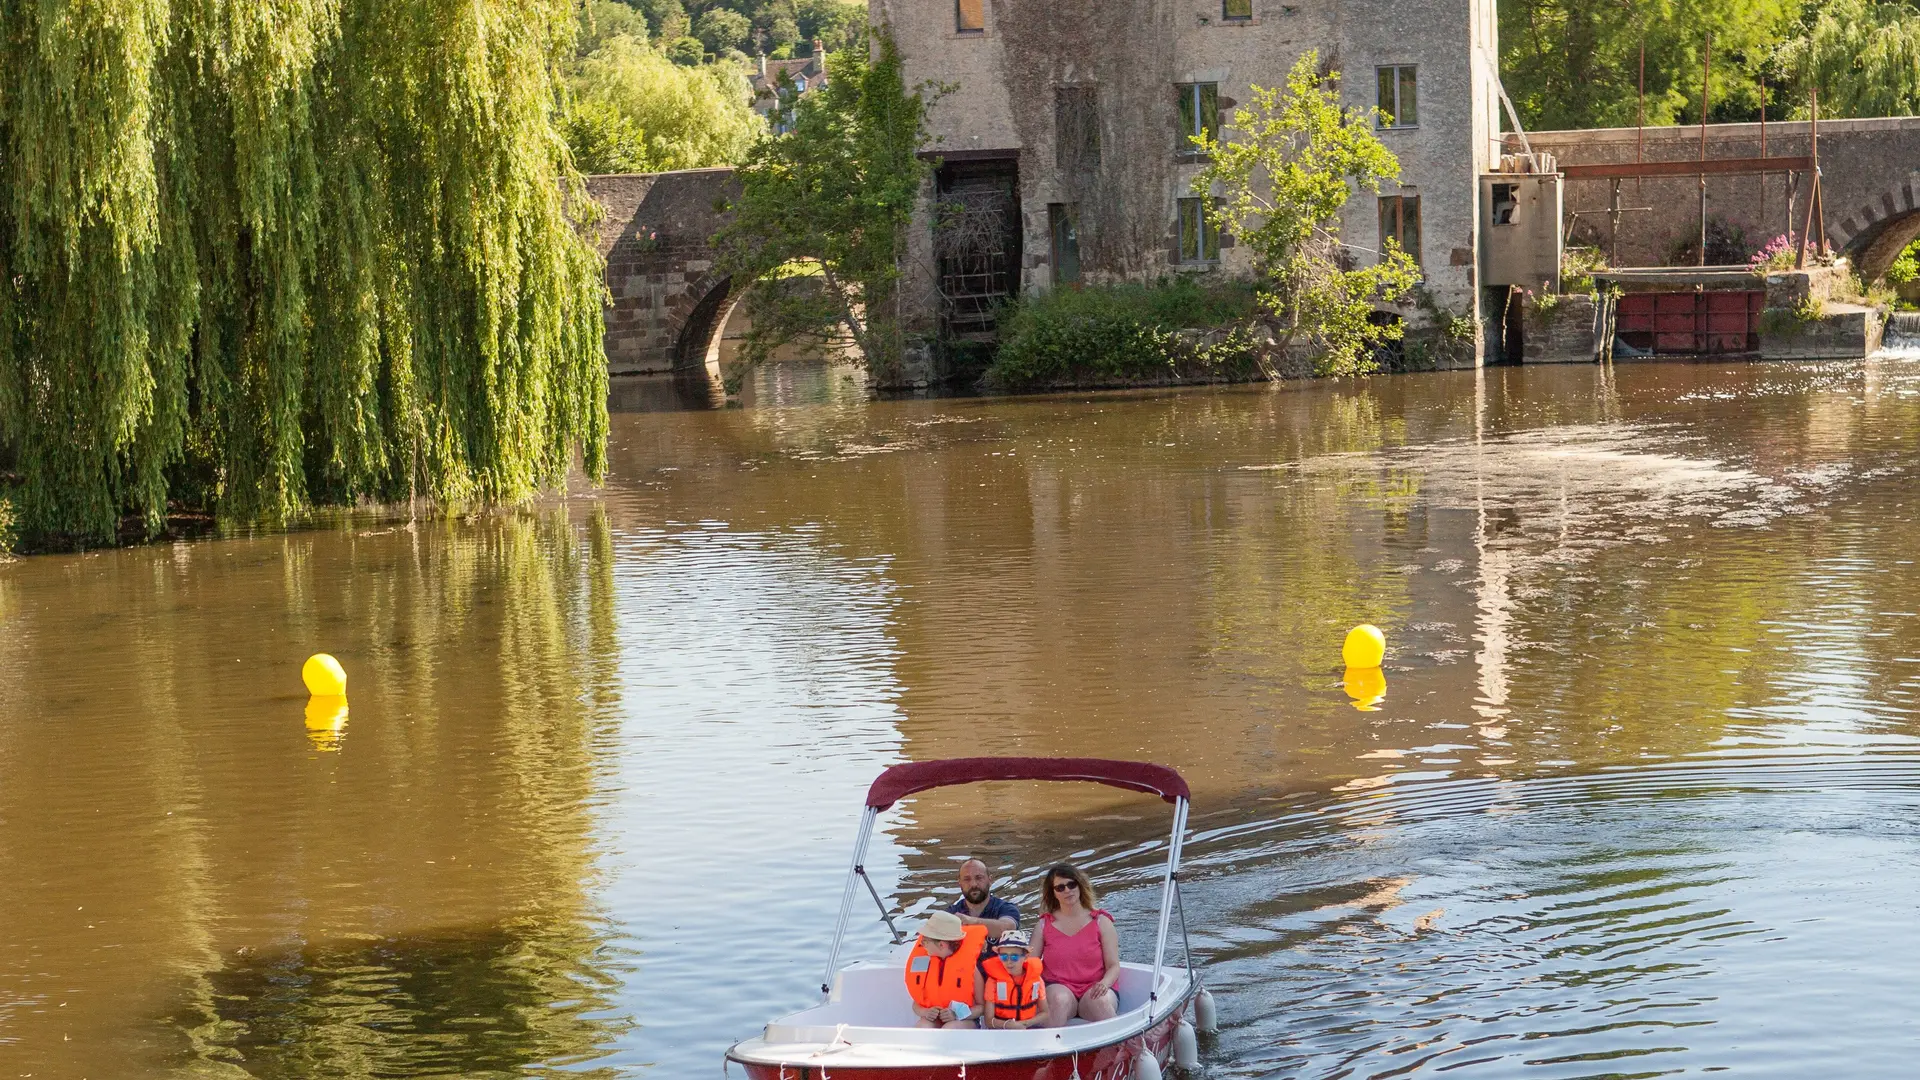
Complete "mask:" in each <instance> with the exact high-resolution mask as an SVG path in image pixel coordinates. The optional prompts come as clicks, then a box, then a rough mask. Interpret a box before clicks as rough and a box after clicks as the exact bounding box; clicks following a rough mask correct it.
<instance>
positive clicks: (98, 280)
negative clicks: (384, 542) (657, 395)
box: [0, 0, 607, 544]
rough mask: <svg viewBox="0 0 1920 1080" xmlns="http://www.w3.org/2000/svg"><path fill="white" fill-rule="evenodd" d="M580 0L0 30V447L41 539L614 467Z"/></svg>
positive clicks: (67, 10) (154, 12) (328, 9)
mask: <svg viewBox="0 0 1920 1080" xmlns="http://www.w3.org/2000/svg"><path fill="white" fill-rule="evenodd" d="M577 28H578V20H577V18H576V14H575V9H574V6H573V4H571V3H569V2H566V0H468V2H466V3H462V4H458V5H447V4H443V3H434V2H429V0H275V2H268V0H228V2H226V3H222V4H169V3H166V2H164V0H112V2H108V0H85V2H83V0H73V2H70V3H65V4H9V5H8V6H7V7H6V9H5V16H4V19H3V20H0V191H3V192H5V193H6V196H5V198H4V200H0V283H4V284H0V440H5V441H6V442H8V443H10V444H11V445H10V447H9V448H8V449H9V450H10V452H11V453H12V454H13V455H14V457H15V460H16V462H17V468H18V471H19V473H20V475H21V486H20V488H19V497H18V503H17V510H18V513H19V517H20V527H21V529H22V532H23V533H24V534H25V538H26V539H27V540H28V542H30V543H35V544H46V543H60V542H94V541H104V540H111V539H113V538H114V537H115V536H116V535H117V532H118V525H119V522H120V519H121V516H122V514H123V513H131V514H133V515H135V516H136V518H137V520H138V521H139V522H140V523H141V524H142V525H143V526H144V528H145V529H146V531H148V532H152V531H154V530H157V529H158V528H159V527H160V525H161V523H162V520H163V517H164V515H165V513H166V511H167V507H168V502H169V500H170V499H174V500H177V501H182V502H186V503H190V504H195V505H201V506H210V507H212V508H213V509H215V510H217V512H218V513H219V514H220V515H221V516H222V517H223V518H225V519H227V520H241V521H246V520H279V519H284V518H286V517H288V516H289V515H292V514H294V513H296V512H298V511H300V510H301V509H302V508H303V507H305V506H306V505H308V504H309V503H313V502H319V503H349V502H353V501H356V500H359V499H365V498H370V499H394V498H404V497H407V496H408V495H410V494H413V493H416V492H417V493H419V494H423V495H427V496H431V497H434V498H437V499H440V500H443V501H447V502H467V501H470V500H506V501H512V500H518V499H521V498H524V497H526V496H528V495H530V494H532V493H533V492H534V491H535V490H537V489H538V488H540V487H542V486H545V485H550V484H555V483H559V482H561V481H563V480H564V478H565V476H566V472H567V468H568V466H569V464H570V462H571V461H573V460H574V459H575V457H576V455H584V459H585V463H586V467H587V471H588V473H589V474H590V475H592V476H595V477H598V476H599V475H600V474H601V472H602V471H603V470H604V467H605V465H604V447H605V439H606V423H607V421H606V407H605V395H606V367H605V357H604V355H603V353H602V351H601V346H600V340H601V333H602V328H601V320H600V310H601V303H602V299H603V296H604V291H603V289H602V286H601V284H600V263H599V259H598V258H597V257H596V256H595V254H594V249H593V246H592V241H591V239H590V238H589V236H588V235H587V233H586V231H585V228H584V226H585V225H586V221H585V220H584V217H585V216H586V215H588V214H590V213H591V212H592V207H593V204H592V201H591V200H590V199H588V198H587V196H586V193H585V191H584V190H583V188H582V187H581V185H580V183H579V181H578V177H577V175H576V174H574V173H572V172H571V171H570V169H569V167H568V165H567V159H566V155H565V148H564V146H563V144H562V143H561V141H560V139H559V138H558V137H557V133H556V123H555V121H556V116H555V102H556V100H557V98H558V96H559V95H558V94H557V92H556V90H557V88H556V85H555V76H556V71H557V67H558V65H559V64H560V63H561V62H562V61H564V60H565V59H566V57H567V56H568V55H570V54H571V52H572V50H573V48H574V41H575V37H576V33H577Z"/></svg>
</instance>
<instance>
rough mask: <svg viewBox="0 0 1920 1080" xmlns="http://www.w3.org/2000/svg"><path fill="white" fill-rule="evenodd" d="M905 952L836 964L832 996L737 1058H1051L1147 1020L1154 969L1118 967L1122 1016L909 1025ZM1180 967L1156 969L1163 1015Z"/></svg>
mask: <svg viewBox="0 0 1920 1080" xmlns="http://www.w3.org/2000/svg"><path fill="white" fill-rule="evenodd" d="M905 963H906V951H905V950H904V949H902V951H901V952H900V953H899V954H898V955H897V956H895V957H893V958H891V959H888V960H885V961H861V962H859V963H855V964H851V965H849V966H847V967H845V968H843V969H841V971H840V974H839V977H838V978H836V979H835V980H834V989H833V993H832V995H830V996H829V997H828V999H827V1000H826V1001H824V1002H821V1003H820V1004H819V1005H816V1006H814V1007H813V1008H810V1009H803V1010H801V1011H800V1012H796V1013H791V1014H789V1015H787V1016H783V1017H780V1018H779V1019H777V1020H775V1021H773V1022H772V1023H770V1024H768V1025H767V1028H766V1031H765V1033H764V1034H762V1035H761V1036H760V1037H759V1038H755V1039H748V1040H746V1041H745V1042H742V1043H740V1044H739V1045H737V1046H735V1047H734V1048H733V1050H732V1052H731V1054H730V1056H731V1057H733V1058H734V1059H735V1060H738V1061H748V1062H756V1063H764V1064H769V1065H773V1064H782V1063H784V1064H789V1065H801V1064H806V1065H815V1064H825V1065H838V1066H841V1067H844V1068H851V1067H855V1066H869V1067H887V1066H903V1065H947V1064H976V1063H979V1062H988V1061H1018V1060H1023V1059H1027V1058H1043V1057H1053V1056H1056V1055H1059V1054H1067V1053H1073V1052H1075V1051H1082V1050H1091V1049H1094V1048H1096V1047H1101V1046H1107V1045H1109V1044H1112V1043H1116V1042H1119V1041H1121V1040H1123V1039H1126V1038H1128V1037H1129V1036H1131V1035H1133V1034H1135V1033H1137V1032H1140V1031H1143V1030H1145V1029H1146V1028H1147V1027H1148V1026H1149V1024H1148V1020H1149V1018H1148V1015H1147V1006H1148V1004H1149V1002H1148V995H1147V987H1148V984H1149V983H1151V982H1152V981H1153V968H1152V966H1151V965H1147V964H1126V963H1123V964H1121V965H1120V968H1121V971H1120V981H1119V983H1118V984H1116V986H1115V988H1114V989H1115V990H1116V991H1117V992H1118V993H1119V995H1120V1014H1119V1015H1118V1016H1115V1017H1114V1018H1112V1019H1111V1020H1101V1021H1098V1022H1097V1023H1087V1022H1086V1021H1083V1020H1074V1021H1071V1022H1070V1023H1069V1024H1068V1025H1067V1026H1066V1027H1063V1028H1031V1029H1028V1030H1026V1031H983V1030H978V1029H968V1028H917V1027H914V1015H913V1001H912V999H911V998H910V997H908V996H907V987H906V982H905V980H904V978H903V977H902V975H901V971H902V969H903V967H904V965H905ZM1190 989H1191V988H1190V986H1189V984H1188V979H1187V972H1186V969H1184V968H1171V967H1169V968H1163V969H1162V970H1161V972H1160V986H1159V1000H1158V1002H1157V1012H1158V1014H1159V1016H1165V1015H1166V1014H1167V1013H1168V1012H1170V1011H1172V1009H1173V1008H1174V1007H1175V1006H1176V1005H1177V1004H1178V1003H1180V1002H1181V1001H1184V1000H1185V999H1186V997H1187V995H1188V993H1189V992H1190Z"/></svg>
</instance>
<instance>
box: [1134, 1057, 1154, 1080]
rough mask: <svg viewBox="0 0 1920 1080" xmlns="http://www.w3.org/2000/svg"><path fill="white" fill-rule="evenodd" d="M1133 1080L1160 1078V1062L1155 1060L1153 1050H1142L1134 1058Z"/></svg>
mask: <svg viewBox="0 0 1920 1080" xmlns="http://www.w3.org/2000/svg"><path fill="white" fill-rule="evenodd" d="M1133 1080H1160V1063H1159V1062H1158V1061H1156V1060H1154V1057H1153V1051H1151V1050H1142V1051H1140V1054H1139V1056H1137V1057H1135V1058H1134V1059H1133Z"/></svg>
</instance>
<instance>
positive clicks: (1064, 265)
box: [1047, 203, 1080, 285]
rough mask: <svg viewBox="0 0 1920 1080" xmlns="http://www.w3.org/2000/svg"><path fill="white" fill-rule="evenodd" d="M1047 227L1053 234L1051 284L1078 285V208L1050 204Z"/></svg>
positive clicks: (1064, 204)
mask: <svg viewBox="0 0 1920 1080" xmlns="http://www.w3.org/2000/svg"><path fill="white" fill-rule="evenodd" d="M1047 227H1048V230H1049V231H1050V232H1052V234H1053V283H1054V284H1055V285H1078V284H1080V206H1079V204H1078V203H1050V204H1048V206H1047Z"/></svg>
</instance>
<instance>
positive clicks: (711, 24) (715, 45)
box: [693, 8, 753, 55]
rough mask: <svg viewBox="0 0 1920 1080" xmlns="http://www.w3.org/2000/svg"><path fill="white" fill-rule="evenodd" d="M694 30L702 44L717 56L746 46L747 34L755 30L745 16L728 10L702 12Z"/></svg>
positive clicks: (717, 9)
mask: <svg viewBox="0 0 1920 1080" xmlns="http://www.w3.org/2000/svg"><path fill="white" fill-rule="evenodd" d="M693 28H694V35H695V36H696V37H698V38H699V39H700V43H701V44H702V45H705V46H706V47H707V51H709V52H712V53H714V54H716V55H717V54H721V53H725V52H728V51H729V50H734V49H738V48H740V47H741V46H742V45H745V44H746V43H747V34H748V33H749V32H750V31H751V30H752V29H753V27H752V25H751V24H749V23H748V22H747V17H746V16H745V15H742V14H740V13H739V12H737V11H728V10H727V9H726V8H714V9H712V10H710V11H703V12H701V13H700V17H699V18H698V19H695V20H694V21H693Z"/></svg>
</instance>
